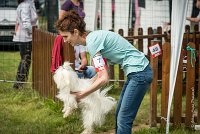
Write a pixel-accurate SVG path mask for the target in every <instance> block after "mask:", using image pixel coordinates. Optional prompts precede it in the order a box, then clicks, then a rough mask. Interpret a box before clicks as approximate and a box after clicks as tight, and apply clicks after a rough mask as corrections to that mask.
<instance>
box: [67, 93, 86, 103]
mask: <svg viewBox="0 0 200 134" xmlns="http://www.w3.org/2000/svg"><path fill="white" fill-rule="evenodd" d="M70 94H72V95H75V96H76V101H77V102H80V100H81V99H83V98H84V96H83V94H82V92H70Z"/></svg>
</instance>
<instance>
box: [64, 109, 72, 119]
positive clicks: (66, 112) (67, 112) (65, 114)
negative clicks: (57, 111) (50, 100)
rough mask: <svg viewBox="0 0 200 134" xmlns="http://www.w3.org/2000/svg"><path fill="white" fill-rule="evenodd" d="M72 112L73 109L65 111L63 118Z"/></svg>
mask: <svg viewBox="0 0 200 134" xmlns="http://www.w3.org/2000/svg"><path fill="white" fill-rule="evenodd" d="M71 113H72V111H71V110H67V111H65V113H64V114H63V118H66V117H67V116H69V115H70V114H71Z"/></svg>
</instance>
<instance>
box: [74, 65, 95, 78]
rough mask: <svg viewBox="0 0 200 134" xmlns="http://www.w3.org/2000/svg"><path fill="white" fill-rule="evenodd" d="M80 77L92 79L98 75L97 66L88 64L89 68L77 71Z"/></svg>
mask: <svg viewBox="0 0 200 134" xmlns="http://www.w3.org/2000/svg"><path fill="white" fill-rule="evenodd" d="M76 73H77V75H78V77H79V78H88V79H91V78H92V77H94V76H95V75H96V71H95V68H94V67H93V66H87V69H86V70H84V72H78V71H76Z"/></svg>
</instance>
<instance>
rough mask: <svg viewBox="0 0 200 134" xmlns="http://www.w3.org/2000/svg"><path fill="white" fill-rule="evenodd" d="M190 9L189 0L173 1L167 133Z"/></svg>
mask: <svg viewBox="0 0 200 134" xmlns="http://www.w3.org/2000/svg"><path fill="white" fill-rule="evenodd" d="M187 9H188V0H173V1H172V19H171V20H172V22H171V63H170V81H169V83H170V85H169V88H170V89H169V100H168V111H167V124H166V134H168V133H169V123H170V108H171V104H172V98H173V94H174V88H175V83H176V76H177V70H178V65H179V59H180V53H181V47H182V41H183V34H184V27H185V22H186V13H187Z"/></svg>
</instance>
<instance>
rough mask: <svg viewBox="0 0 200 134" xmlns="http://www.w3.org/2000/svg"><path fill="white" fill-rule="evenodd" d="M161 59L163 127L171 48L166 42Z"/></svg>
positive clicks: (166, 103)
mask: <svg viewBox="0 0 200 134" xmlns="http://www.w3.org/2000/svg"><path fill="white" fill-rule="evenodd" d="M163 50H164V51H163V58H162V61H163V62H162V94H161V127H165V125H166V120H165V119H166V118H167V107H168V97H169V74H170V66H169V65H170V55H171V47H170V44H169V43H168V42H166V43H164V44H163Z"/></svg>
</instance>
